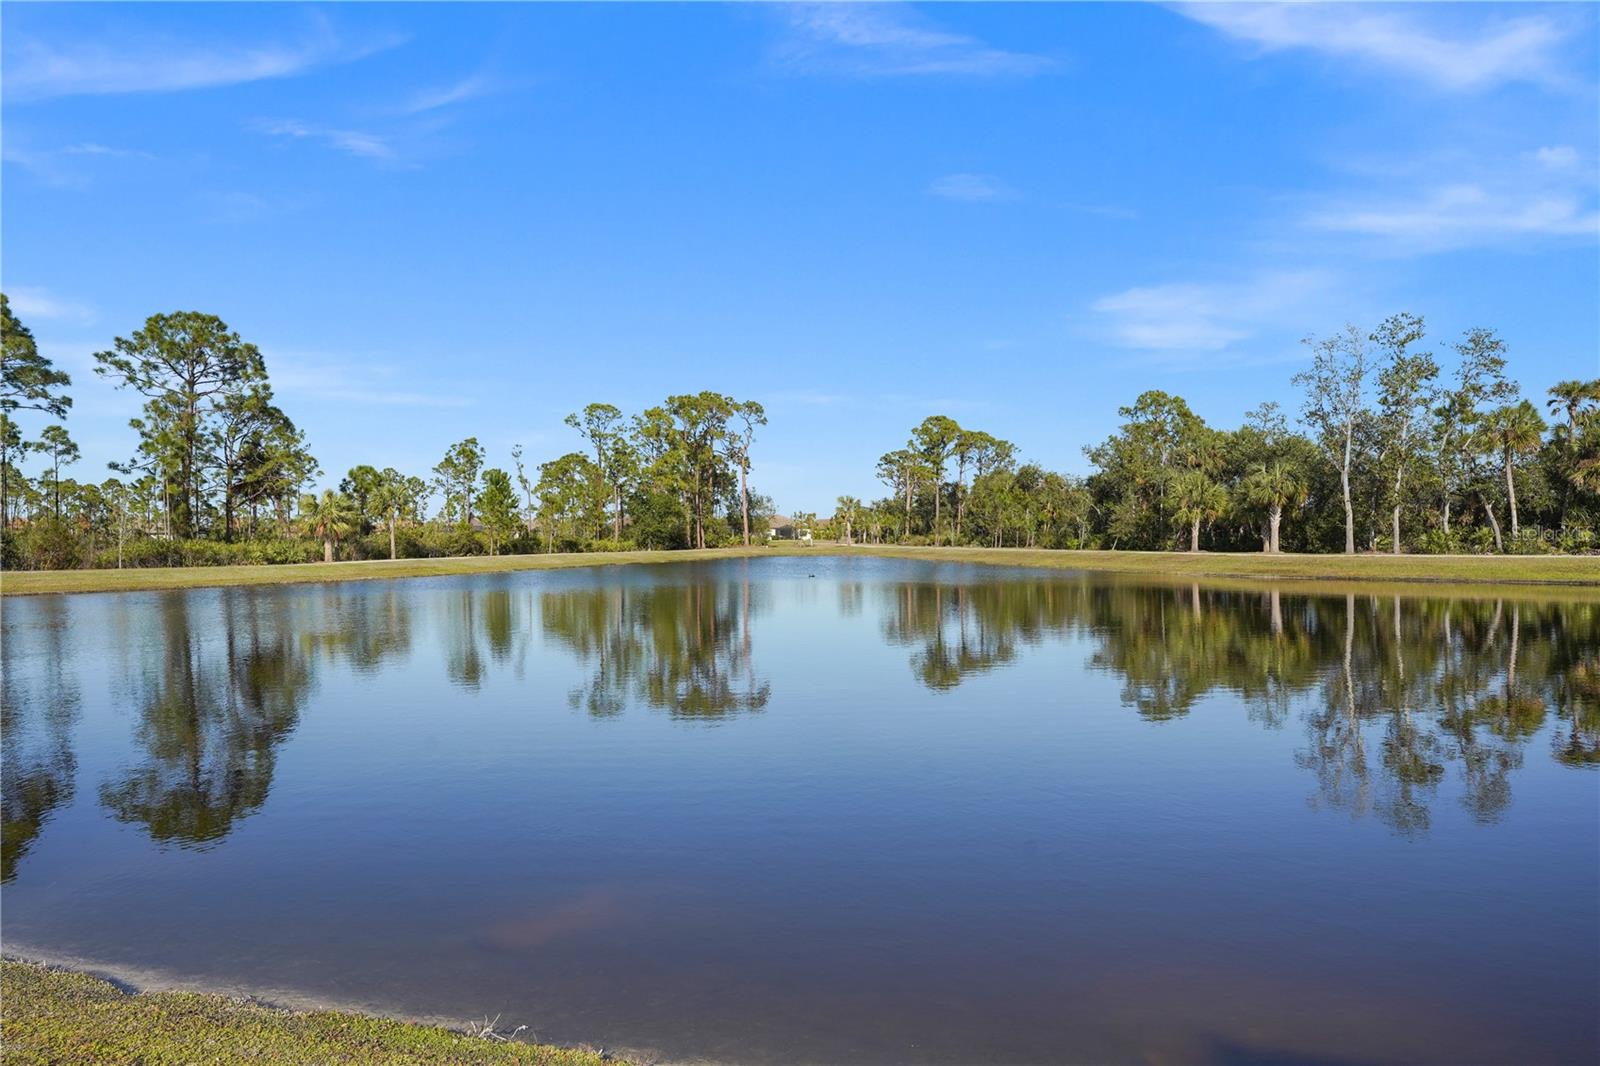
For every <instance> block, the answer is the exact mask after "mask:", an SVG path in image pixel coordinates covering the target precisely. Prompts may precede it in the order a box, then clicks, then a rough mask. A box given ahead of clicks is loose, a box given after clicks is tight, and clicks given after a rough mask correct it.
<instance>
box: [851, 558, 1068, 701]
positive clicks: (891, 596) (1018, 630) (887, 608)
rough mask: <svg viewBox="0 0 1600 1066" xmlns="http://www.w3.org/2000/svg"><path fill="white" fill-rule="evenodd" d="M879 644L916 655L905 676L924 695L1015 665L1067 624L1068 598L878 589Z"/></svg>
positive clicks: (994, 589) (1009, 590)
mask: <svg viewBox="0 0 1600 1066" xmlns="http://www.w3.org/2000/svg"><path fill="white" fill-rule="evenodd" d="M884 596H885V600H884V605H883V606H884V611H883V636H884V639H885V640H887V641H888V642H889V643H890V644H895V645H901V646H908V647H912V648H915V649H916V651H915V652H914V653H913V655H912V657H911V669H912V672H913V673H914V674H915V675H916V677H917V679H918V680H920V681H921V682H922V683H923V684H925V685H927V686H928V687H929V688H932V689H950V688H954V687H955V686H957V685H959V684H961V682H962V681H963V680H964V679H965V678H967V677H968V676H969V675H971V674H974V673H982V672H984V671H987V670H992V669H993V668H994V667H996V666H999V665H1001V664H1004V663H1008V662H1010V661H1011V660H1012V659H1014V658H1016V655H1017V651H1018V648H1019V647H1021V646H1026V645H1031V644H1037V643H1038V642H1039V641H1040V640H1041V639H1042V638H1043V637H1044V635H1045V634H1046V633H1048V632H1050V631H1052V630H1054V629H1057V628H1059V627H1061V626H1063V625H1064V624H1065V623H1066V622H1067V621H1068V620H1069V618H1070V610H1071V604H1070V602H1069V601H1070V596H1071V592H1070V590H1069V589H1068V588H1067V587H1065V586H1060V585H1055V584H1047V583H1040V582H980V583H976V584H971V585H943V584H926V583H906V584H899V585H888V586H885V588H884Z"/></svg>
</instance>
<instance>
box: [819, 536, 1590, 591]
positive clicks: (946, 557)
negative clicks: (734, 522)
mask: <svg viewBox="0 0 1600 1066" xmlns="http://www.w3.org/2000/svg"><path fill="white" fill-rule="evenodd" d="M845 550H850V551H855V552H863V553H867V554H871V555H882V556H888V557H893V558H902V559H931V560H937V561H940V562H966V563H983V564H988V565H995V566H1030V567H1040V568H1044V569H1051V570H1093V571H1097V572H1104V573H1116V574H1130V575H1138V576H1156V577H1167V578H1177V579H1184V580H1187V579H1194V578H1228V579H1239V578H1243V579H1252V580H1256V579H1263V578H1266V579H1273V580H1285V581H1380V582H1393V581H1428V582H1445V583H1450V584H1532V585H1593V586H1596V587H1600V556H1592V555H1591V556H1573V555H1288V554H1284V555H1266V554H1264V553H1260V552H1195V553H1189V552H1125V551H1044V550H1037V551H1036V550H1031V549H1028V548H902V547H898V546H895V545H866V546H858V547H856V548H852V549H845Z"/></svg>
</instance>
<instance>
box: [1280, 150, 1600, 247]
mask: <svg viewBox="0 0 1600 1066" xmlns="http://www.w3.org/2000/svg"><path fill="white" fill-rule="evenodd" d="M1405 171H1406V172H1408V173H1410V174H1413V175H1415V176H1413V177H1411V178H1410V182H1409V187H1407V184H1406V181H1407V179H1406V178H1405V177H1401V176H1398V175H1396V174H1394V173H1389V174H1380V175H1379V178H1378V181H1377V183H1376V185H1375V187H1374V188H1372V189H1368V190H1355V191H1350V192H1343V193H1336V194H1333V195H1331V196H1327V197H1324V198H1323V199H1322V201H1321V202H1320V203H1318V204H1316V205H1315V206H1313V207H1312V208H1310V209H1309V210H1308V211H1307V212H1306V215H1305V218H1304V220H1303V221H1304V222H1305V223H1306V224H1307V225H1308V226H1310V227H1311V228H1314V229H1320V230H1327V231H1332V232H1340V233H1351V234H1358V235H1363V236H1368V237H1375V238H1381V239H1383V240H1384V241H1386V242H1387V244H1388V250H1389V251H1391V252H1400V253H1407V254H1421V253H1427V252H1435V251H1444V250H1449V249H1454V248H1464V247H1472V246H1482V245H1492V244H1497V243H1502V242H1506V241H1514V240H1527V239H1529V238H1562V237H1585V236H1587V237H1593V236H1597V235H1600V194H1597V189H1600V180H1597V178H1600V175H1597V170H1596V166H1595V163H1594V161H1593V160H1589V161H1585V160H1584V159H1583V158H1582V156H1581V155H1580V153H1579V152H1578V150H1577V149H1576V148H1574V147H1573V146H1571V145H1545V146H1543V147H1539V148H1536V149H1533V150H1530V151H1527V152H1524V153H1521V154H1520V155H1516V154H1509V155H1492V154H1487V153H1485V154H1478V155H1474V156H1472V157H1470V158H1467V159H1458V158H1455V157H1453V156H1452V157H1450V158H1423V159H1418V160H1413V161H1412V162H1411V163H1410V165H1409V166H1408V167H1407V168H1405ZM1441 173H1446V174H1452V175H1454V176H1455V177H1454V180H1451V181H1443V182H1441V181H1429V180H1427V177H1426V175H1431V174H1441Z"/></svg>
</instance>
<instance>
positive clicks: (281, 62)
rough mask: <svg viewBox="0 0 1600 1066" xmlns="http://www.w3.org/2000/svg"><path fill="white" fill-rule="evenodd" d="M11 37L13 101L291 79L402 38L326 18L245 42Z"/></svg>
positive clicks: (9, 88)
mask: <svg viewBox="0 0 1600 1066" xmlns="http://www.w3.org/2000/svg"><path fill="white" fill-rule="evenodd" d="M8 36H9V37H10V40H8V45H9V47H7V48H6V55H5V70H6V74H5V91H6V98H7V99H8V100H11V101H19V100H38V99H45V98H48V97H57V96H87V95H105V94H113V93H163V92H177V91H180V90H184V89H207V88H215V87H218V86H224V85H239V84H242V83H245V82H252V81H262V80H265V79H270V78H287V77H293V76H294V75H297V74H302V73H305V72H306V71H309V70H312V69H314V68H316V67H320V66H325V65H328V64H332V63H343V62H349V61H351V60H355V59H360V58H362V57H363V56H366V55H370V54H372V53H373V52H376V51H379V50H380V49H383V48H387V47H390V46H392V45H394V44H397V43H399V38H395V37H388V38H383V39H379V40H373V41H367V42H363V43H351V42H347V41H343V40H341V39H340V38H339V36H338V35H337V34H336V33H335V32H334V31H333V30H332V28H331V27H330V26H329V24H328V23H327V22H326V21H325V20H318V21H317V22H316V23H315V24H314V26H313V27H312V30H311V32H309V33H307V34H306V35H304V36H303V37H301V38H300V39H299V40H295V41H290V42H277V43H255V44H246V45H240V44H233V43H208V42H203V41H193V40H182V39H179V38H175V37H171V36H162V37H154V36H149V37H143V38H127V39H118V40H116V41H114V42H112V41H92V40H72V41H67V42H60V43H54V42H50V41H46V40H42V39H40V38H37V37H31V36H29V37H18V36H16V35H8Z"/></svg>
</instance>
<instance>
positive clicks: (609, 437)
mask: <svg viewBox="0 0 1600 1066" xmlns="http://www.w3.org/2000/svg"><path fill="white" fill-rule="evenodd" d="M621 421H622V412H621V411H619V410H618V409H617V408H615V407H613V406H611V405H610V404H608V403H592V404H590V405H589V406H588V407H585V408H584V409H583V412H582V413H581V414H577V413H574V414H570V415H568V416H567V417H566V423H567V425H569V426H571V427H572V428H573V429H575V430H577V431H578V434H579V435H580V436H582V437H583V439H584V440H586V441H588V442H589V446H590V447H591V448H593V449H594V469H595V473H596V475H597V476H598V477H599V479H600V481H601V483H602V485H603V487H604V489H605V492H606V495H607V496H608V497H609V498H610V500H611V503H612V527H611V528H612V537H613V539H615V540H621V539H622V485H621V483H620V481H619V480H618V479H617V478H614V477H613V476H612V474H613V470H612V464H613V462H614V461H615V460H617V459H618V458H619V454H618V451H617V442H618V441H619V440H622V439H623V437H624V434H623V432H622V429H621V426H620V423H621Z"/></svg>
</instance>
